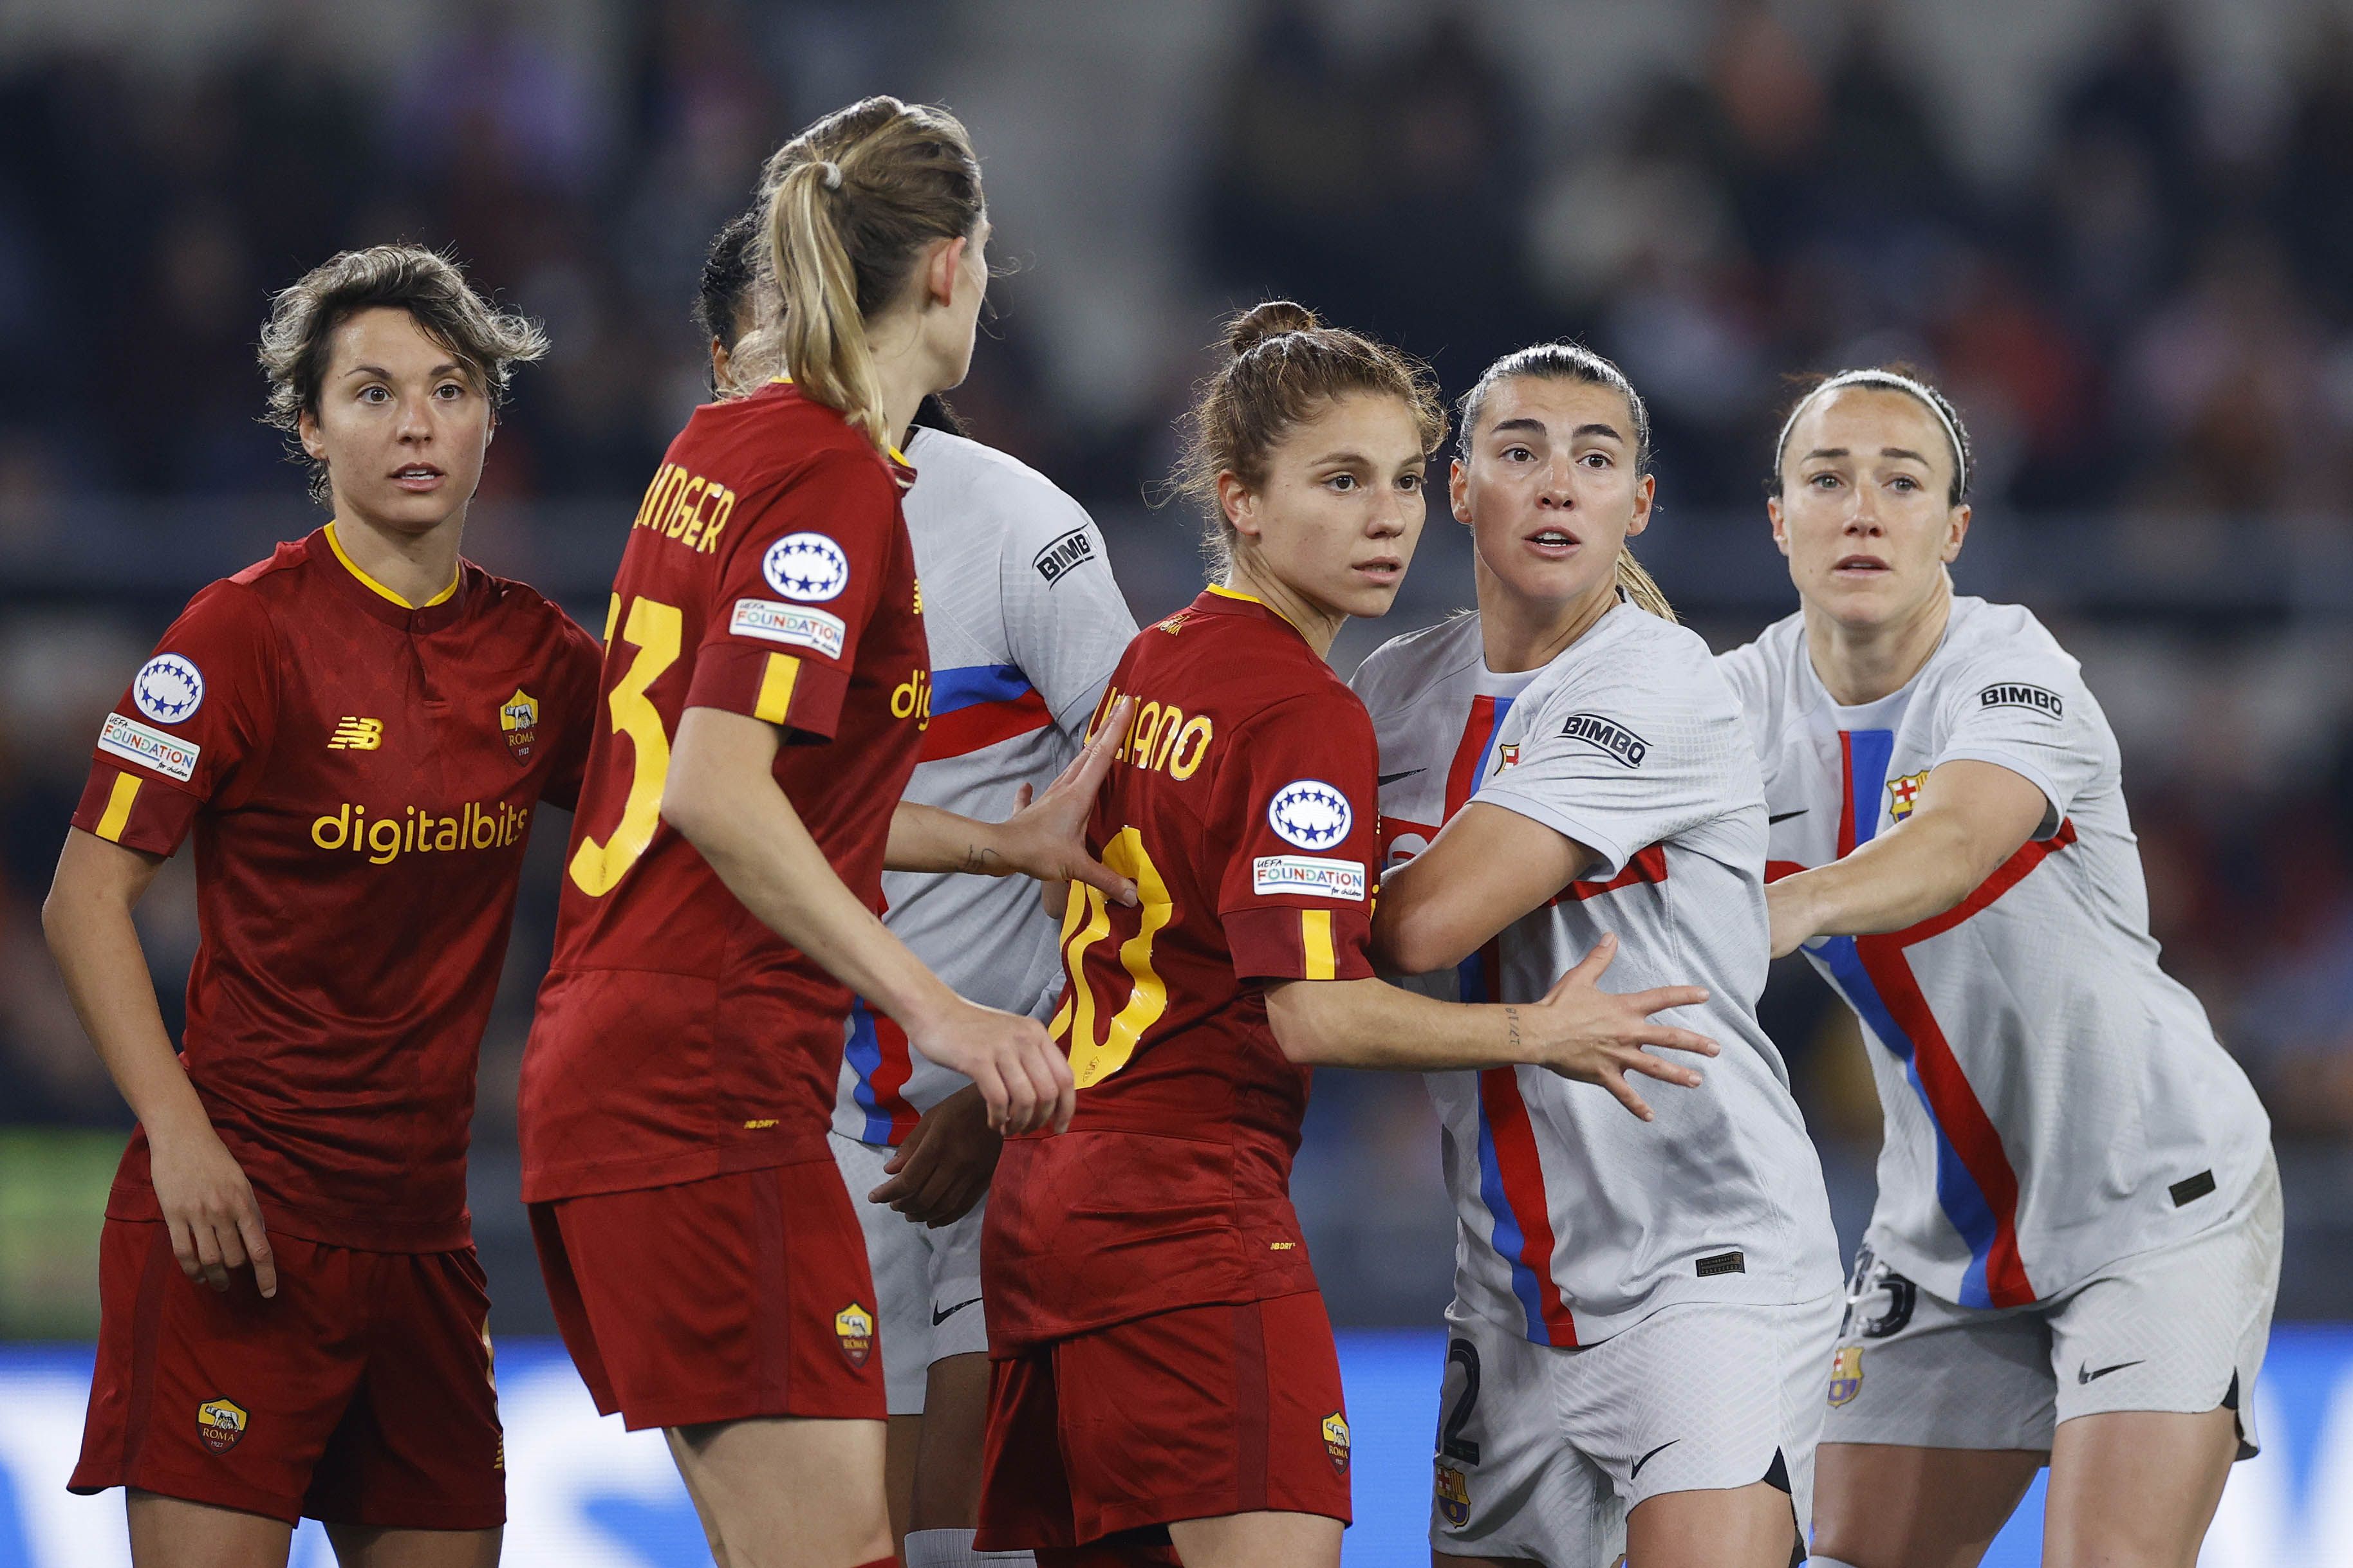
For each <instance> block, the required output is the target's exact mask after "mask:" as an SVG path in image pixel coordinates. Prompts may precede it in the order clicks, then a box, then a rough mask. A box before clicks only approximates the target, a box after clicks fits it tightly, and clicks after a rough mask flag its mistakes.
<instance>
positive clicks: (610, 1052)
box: [521, 385, 930, 1202]
mask: <svg viewBox="0 0 2353 1568" xmlns="http://www.w3.org/2000/svg"><path fill="white" fill-rule="evenodd" d="M898 477H899V476H898V475H897V474H895V473H894V471H893V469H892V467H891V466H890V465H889V464H887V463H886V462H885V461H884V460H883V459H882V458H881V457H880V456H879V455H878V454H877V453H876V452H875V451H874V449H873V448H872V447H871V446H869V445H868V444H867V441H866V438H865V437H863V436H862V435H860V434H859V433H858V432H857V431H855V430H853V429H851V428H850V427H849V425H848V424H846V423H845V422H844V421H843V419H842V417H841V416H840V415H839V414H837V413H835V412H834V411H833V410H832V409H829V408H826V407H824V406H822V405H818V404H815V403H811V402H809V401H807V399H805V398H803V397H801V396H800V395H799V394H798V393H797V392H796V391H794V389H793V388H791V387H790V386H786V385H776V386H772V387H770V388H768V389H766V390H765V391H763V392H761V393H759V394H757V395H753V396H750V397H744V398H741V399H737V400H734V401H731V402H726V403H719V404H712V405H708V406H705V407H702V408H699V409H697V410H696V411H695V413H694V415H693V416H692V417H691V419H690V420H689V421H688V422H687V426H686V428H685V429H684V430H683V431H681V433H680V435H679V437H678V438H677V439H676V440H674V441H673V442H671V443H670V452H669V455H668V457H667V458H666V459H665V461H664V463H663V465H662V468H661V469H660V471H659V473H658V474H657V475H656V476H655V479H654V481H653V484H652V485H651V486H650V487H649V489H648V490H647V494H646V498H645V500H644V501H643V503H642V504H641V506H640V508H639V511H638V520H637V523H636V526H634V527H633V528H632V529H631V530H630V531H629V540H628V547H627V549H626V550H625V551H624V552H623V554H622V557H621V567H620V572H619V574H618V576H617V578H616V579H615V582H614V596H613V602H612V606H611V614H612V617H613V626H614V632H613V635H612V636H611V637H610V638H609V639H608V643H607V654H606V661H605V669H604V680H603V688H602V691H603V695H602V698H601V701H602V703H603V715H604V718H605V720H606V722H604V723H602V724H600V725H599V727H598V728H597V731H596V739H595V741H594V742H593V743H592V745H591V747H590V749H589V753H588V766H587V778H586V783H585V784H583V786H582V790H581V797H580V800H581V804H580V810H579V812H578V813H577V815H576V816H575V818H574V822H573V835H572V844H571V847H570V850H569V851H568V854H567V858H566V862H565V864H566V876H565V884H564V892H563V901H562V904H561V906H560V909H559V910H558V915H557V922H556V939H555V954H554V964H553V966H552V967H551V969H550V970H549V973H548V976H547V980H546V983H545V984H544V985H543V988H542V989H541V992H540V998H539V1013H538V1016H537V1018H536V1019H535V1020H534V1022H533V1026H532V1035H531V1042H530V1045H529V1047H528V1048H527V1050H526V1051H525V1053H524V1058H523V1068H522V1102H521V1123H522V1152H523V1196H524V1198H525V1200H526V1201H529V1202H539V1201H543V1200H545V1199H551V1198H560V1197H576V1196H579V1195H581V1194H588V1193H600V1192H618V1191H622V1190H625V1189H629V1188H636V1187H650V1186H658V1185H660V1184H665V1183H670V1182H684V1181H696V1180H700V1179H702V1178H703V1177H706V1176H712V1175H716V1174H719V1173H723V1172H728V1171H743V1170H753V1169H757V1168H760V1167H762V1166H773V1165H779V1164H785V1163H794V1162H797V1161H802V1160H811V1159H821V1158H826V1157H828V1150H827V1146H826V1142H825V1133H826V1128H827V1126H828V1124H829V1122H830V1120H831V1117H832V1114H833V1100H834V1089H835V1079H836V1077H837V1075H838V1074H839V1070H840V1062H841V1041H842V1021H843V1019H844V1017H845V1016H846V1015H847V1014H848V1012H849V991H848V990H847V989H845V988H844V987H843V986H842V985H840V984H839V983H838V982H836V981H835V980H834V979H833V978H832V977H831V976H830V975H828V974H827V973H825V972H824V971H823V970H821V969H819V968H818V966H817V964H816V963H813V962H811V961H810V960H809V959H808V958H807V957H806V956H804V955H803V954H802V953H800V952H797V950H795V949H794V948H792V947H791V946H789V945H788V944H786V942H784V941H782V940H781V939H779V938H778V937H777V936H776V935H775V933H773V932H771V931H769V930H768V929H767V928H766V927H765V926H764V925H762V924H761V923H760V922H759V921H757V920H756V919H754V917H753V915H752V914H751V912H750V911H749V910H746V909H744V906H743V905H742V904H741V903H739V902H738V901H737V900H736V899H735V897H734V895H733V894H732V893H730V892H728V891H727V889H726V888H725V886H724V885H723V883H721V881H720V880H719V878H718V876H717V874H716V873H715V872H713V871H712V869H711V868H710V866H709V865H708V864H707V863H706V862H705V861H704V860H703V858H702V856H701V855H700V854H698V853H697V852H696V851H695V849H694V847H693V846H692V845H691V844H689V843H687V841H686V840H685V839H684V838H682V837H680V836H679V835H678V833H677V832H676V831H675V830H673V829H672V828H670V826H667V825H666V824H664V823H662V822H661V821H660V820H659V803H660V796H661V786H662V784H663V782H664V780H665V779H666V777H667V775H668V769H669V757H670V744H671V742H674V741H675V740H676V738H677V735H678V728H679V721H680V719H681V716H682V715H683V714H684V712H685V711H686V710H687V709H688V708H690V707H703V708H717V709H723V710H728V711H731V712H735V713H742V714H746V715H750V716H752V717H754V718H764V719H767V720H769V721H772V722H775V723H776V724H777V725H778V726H779V728H780V729H781V730H782V731H784V734H783V735H782V737H781V738H782V739H783V740H784V741H785V742H786V744H784V745H782V746H780V747H779V748H778V751H777V754H776V770H775V773H776V783H777V784H778V786H779V787H780V788H781V789H783V791H784V793H785V795H786V797H787V798H788V799H789V800H790V801H791V802H792V804H793V807H794V809H795V810H796V811H797V813H798V814H799V816H800V819H801V822H802V824H803V825H804V826H806V827H807V829H808V831H809V833H810V835H811V836H812V837H814V838H815V839H816V840H817V842H818V847H820V848H821V849H823V850H824V852H825V855H826V858H827V860H828V862H830V864H831V865H832V867H833V868H834V870H835V872H836V873H838V874H839V876H840V878H841V879H842V881H843V882H844V883H846V884H847V885H848V886H849V888H850V889H851V890H852V891H854V892H855V893H857V894H858V896H859V897H860V898H861V899H863V900H866V902H867V903H868V904H869V905H870V906H873V907H879V906H880V903H881V875H882V850H883V845H884V842H885V840H886V839H887V838H888V837H889V835H890V828H891V814H892V809H893V808H894V807H895V806H896V805H897V804H898V801H899V797H900V795H902V793H903V792H904V790H905V787H906V783H907V777H908V775H909V774H910V773H913V770H914V766H915V763H916V760H917V757H918V756H919V754H920V752H921V749H922V745H923V730H922V724H923V721H924V719H925V718H926V717H927V714H926V712H925V709H924V701H925V700H926V698H927V696H928V692H929V680H930V662H929V655H928V653H927V650H926V647H925V643H924V637H923V620H922V614H921V600H920V595H919V594H918V592H917V589H916V585H915V571H914V552H913V545H912V544H911V543H910V542H909V541H908V538H907V528H906V523H905V521H904V520H903V519H902V516H901V515H900V510H899V499H898V498H899V489H898V482H897V480H898ZM714 497H716V498H718V499H717V500H713V499H712V498H714ZM795 551H798V552H800V553H799V554H798V555H795V554H794V553H793V552H795ZM810 563H818V564H819V565H824V566H825V567H826V568H827V572H826V574H825V580H823V581H816V582H812V581H811V580H810V579H809V578H808V577H807V575H806V574H807V571H808V570H809V567H810ZM787 693H788V694H789V702H788V704H787V705H786V706H785V707H784V708H783V709H781V710H775V711H771V710H770V704H771V703H772V702H774V701H775V700H778V699H781V698H782V697H784V696H785V695H786V694H787Z"/></svg>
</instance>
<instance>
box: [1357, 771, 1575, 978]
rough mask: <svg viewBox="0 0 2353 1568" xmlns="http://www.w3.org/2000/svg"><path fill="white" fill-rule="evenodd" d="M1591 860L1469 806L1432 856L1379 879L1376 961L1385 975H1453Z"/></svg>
mask: <svg viewBox="0 0 2353 1568" xmlns="http://www.w3.org/2000/svg"><path fill="white" fill-rule="evenodd" d="M1594 859H1595V856H1594V854H1593V851H1592V850H1590V849H1588V848H1587V847H1585V846H1584V845H1582V844H1579V843H1577V841H1576V840H1574V839H1572V838H1568V837H1565V836H1564V835H1562V834H1560V833H1558V832H1556V831H1555V830H1554V829H1552V828H1550V827H1547V826H1545V825H1544V824H1543V823H1541V822H1538V821H1536V820H1535V819H1534V818H1533V817H1527V816H1521V815H1520V814H1519V813H1518V812H1516V811H1512V810H1508V809H1506V808H1505V807H1503V806H1500V805H1486V804H1485V803H1483V802H1481V801H1472V803H1471V804H1470V805H1466V806H1464V807H1463V808H1462V809H1461V811H1459V812H1457V813H1455V815H1454V818H1453V820H1452V821H1451V822H1449V823H1448V824H1447V825H1446V826H1445V827H1444V828H1443V829H1442V830H1441V831H1440V833H1439V835H1438V837H1436V838H1434V839H1432V840H1431V841H1430V847H1429V848H1427V849H1425V850H1423V851H1422V852H1421V853H1420V854H1419V855H1417V856H1415V857H1414V858H1412V859H1410V860H1409V861H1407V862H1406V863H1405V864H1404V865H1402V866H1399V867H1398V868H1396V869H1395V870H1392V871H1389V872H1387V873H1385V874H1384V875H1383V876H1382V878H1381V899H1380V904H1379V906H1378V907H1377V909H1376V910H1374V912H1373V962H1374V963H1376V964H1377V965H1378V966H1379V967H1380V968H1381V970H1382V971H1383V972H1384V973H1390V974H1427V973H1430V971H1431V970H1434V969H1449V968H1451V967H1452V966H1454V965H1455V964H1458V963H1461V962H1462V961H1463V960H1464V959H1466V958H1468V957H1470V956H1471V955H1472V953H1474V952H1478V951H1479V949H1480V947H1481V946H1482V944H1483V943H1485V942H1487V941H1489V940H1490V939H1491V938H1493V936H1494V935H1495V934H1496V933H1497V932H1498V931H1502V930H1503V929H1504V927H1506V926H1508V925H1510V924H1511V923H1512V922H1513V921H1515V920H1518V919H1519V918H1520V917H1521V916H1522V915H1525V914H1526V913H1527V912H1528V911H1529V910H1533V909H1535V908H1536V907H1538V906H1539V905H1541V904H1542V903H1543V902H1544V901H1545V900H1546V899H1549V898H1551V897H1552V896H1553V895H1554V894H1556V893H1557V892H1559V891H1560V890H1561V889H1563V888H1566V887H1567V886H1568V885H1569V884H1570V883H1571V882H1573V881H1575V880H1577V878H1578V877H1579V876H1580V875H1582V874H1583V873H1584V871H1585V868H1587V867H1588V866H1590V865H1591V864H1593V861H1594Z"/></svg>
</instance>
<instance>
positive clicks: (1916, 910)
mask: <svg viewBox="0 0 2353 1568" xmlns="http://www.w3.org/2000/svg"><path fill="white" fill-rule="evenodd" d="M2049 810H2050V802H2049V801H2047V800H2045V799H2044V798H2043V795H2042V790H2041V789H2040V788H2038V787H2037V786H2036V785H2034V784H2031V783H2030V782H2029V781H2028V780H2027V778H2026V776H2025V775H2024V774H2022V773H2012V772H2011V771H2010V769H2008V768H2005V767H2003V766H2001V765H2000V763H1981V762H1975V761H1970V760H1968V759H1966V758H1965V759H1961V760H1958V761H1955V762H1949V763H1944V764H1943V765H1942V766H1940V767H1937V768H1934V769H1932V770H1930V772H1929V773H1928V776H1927V778H1926V779H1925V780H1924V781H1922V784H1921V786H1920V799H1919V802H1918V804H1917V805H1915V806H1914V807H1913V809H1912V815H1911V816H1907V817H1905V819H1904V820H1903V821H1901V822H1899V823H1897V824H1896V825H1895V826H1894V827H1893V828H1891V829H1889V830H1888V831H1887V832H1885V833H1883V834H1881V835H1879V836H1878V837H1876V838H1873V839H1872V840H1871V841H1870V842H1869V843H1867V844H1864V845H1862V846H1860V847H1857V848H1856V849H1855V850H1854V851H1853V853H1852V854H1850V855H1847V856H1845V857H1844V858H1841V859H1837V860H1833V861H1831V863H1830V864H1829V865H1827V866H1818V867H1816V868H1814V869H1812V870H1810V871H1799V872H1797V873H1796V874H1794V875H1792V876H1788V877H1784V878H1782V879H1780V880H1779V881H1778V882H1774V883H1772V884H1770V885H1769V886H1768V887H1767V888H1766V889H1765V908H1766V910H1767V914H1768V915H1769V916H1770V917H1771V920H1772V925H1773V956H1774V957H1776V958H1778V957H1780V956H1781V955H1782V954H1783V953H1785V952H1794V951H1796V950H1797V949H1798V948H1799V947H1801V946H1803V945H1804V944H1805V943H1807V942H1811V941H1813V940H1814V939H1815V938H1816V937H1818V936H1862V935H1867V934H1870V933H1872V932H1874V931H1902V930H1903V929H1904V928H1905V927H1906V926H1909V925H1916V924H1917V923H1919V922H1920V921H1925V920H1929V919H1932V918H1933V917H1935V916H1937V915H1941V914H1943V913H1944V912H1945V911H1946V910H1949V909H1951V908H1952V907H1953V906H1954V905H1955V904H1957V903H1959V902H1960V901H1961V900H1963V899H1966V898H1968V896H1969V894H1970V893H1971V892H1972V891H1974V890H1975V889H1977V887H1978V884H1979V883H1981V882H1983V881H1984V880H1985V879H1987V878H1988V877H1990V876H1992V875H1993V874H1994V872H1995V871H1996V870H1997V869H1999V868H2000V866H2001V863H2002V862H2003V861H2005V860H2007V859H2009V858H2010V857H2011V856H2012V855H2015V854H2017V853H2018V851H2019V848H2020V847H2021V846H2022V845H2024V844H2025V842H2026V841H2027V840H2028V839H2029V838H2031V837H2033V835H2034V832H2035V830H2036V829H2037V828H2038V827H2040V826H2042V819H2043V817H2044V816H2046V815H2047V814H2048V812H2049ZM1383 897H1385V898H1386V897H1387V894H1386V892H1384V894H1383Z"/></svg>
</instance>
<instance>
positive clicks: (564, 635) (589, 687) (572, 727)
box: [539, 606, 605, 811]
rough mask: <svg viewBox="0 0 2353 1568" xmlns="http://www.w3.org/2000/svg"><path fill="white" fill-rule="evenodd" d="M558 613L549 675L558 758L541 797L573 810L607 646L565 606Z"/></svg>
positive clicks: (593, 728)
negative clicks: (567, 613) (568, 611)
mask: <svg viewBox="0 0 2353 1568" xmlns="http://www.w3.org/2000/svg"><path fill="white" fill-rule="evenodd" d="M551 608H553V606H551ZM555 618H556V621H557V623H558V626H557V634H558V635H557V637H556V638H555V641H554V652H553V657H552V658H551V659H550V663H551V665H552V668H550V669H549V671H548V675H547V689H548V690H549V692H550V693H552V694H553V698H554V700H553V701H552V702H551V703H550V704H549V708H550V711H549V713H548V715H547V717H548V718H549V719H550V720H551V721H553V727H554V731H555V762H554V765H553V766H552V767H551V768H550V769H549V771H548V774H547V784H546V786H545V787H544V788H543V789H542V790H541V791H540V792H539V798H540V799H542V800H543V801H545V802H547V803H548V804H549V805H560V806H562V807H563V808H564V809H565V810H566V811H570V810H572V809H573V808H574V807H575V806H576V805H578V804H579V802H580V781H581V778H582V775H583V774H584V773H586V770H587V767H588V742H589V741H590V740H591V739H593V738H594V737H595V735H596V691H597V687H598V685H599V677H600V676H601V674H602V673H603V667H604V662H605V650H604V648H603V647H601V646H599V644H598V643H597V641H596V638H595V637H590V636H589V635H588V634H587V632H586V630H584V629H583V628H582V627H581V625H580V623H579V622H577V621H575V620H574V619H573V618H572V617H571V616H567V615H565V613H564V612H563V611H562V610H556V611H555Z"/></svg>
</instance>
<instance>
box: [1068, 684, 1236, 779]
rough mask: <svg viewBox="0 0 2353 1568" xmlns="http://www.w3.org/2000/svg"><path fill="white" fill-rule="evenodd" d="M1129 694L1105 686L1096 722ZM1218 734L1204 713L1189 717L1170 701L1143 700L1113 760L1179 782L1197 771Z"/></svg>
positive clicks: (1132, 716) (1136, 706)
mask: <svg viewBox="0 0 2353 1568" xmlns="http://www.w3.org/2000/svg"><path fill="white" fill-rule="evenodd" d="M1129 695H1132V693H1127V692H1122V691H1120V690H1118V689H1105V690H1104V692H1103V705H1102V706H1101V707H1100V708H1098V709H1096V710H1095V712H1096V718H1097V721H1098V722H1100V721H1101V718H1102V715H1103V714H1105V713H1108V712H1110V711H1111V710H1112V709H1113V707H1114V706H1115V705H1116V704H1117V703H1118V701H1119V700H1120V699H1121V698H1122V697H1124V696H1129ZM1090 732H1092V731H1090ZM1217 737H1218V727H1217V726H1216V725H1215V724H1214V723H1212V722H1210V720H1209V716H1208V714H1206V713H1196V714H1193V715H1191V716H1189V717H1188V716H1187V714H1186V712H1185V710H1183V709H1182V708H1179V707H1177V706H1176V704H1175V703H1173V702H1155V701H1150V700H1146V701H1142V702H1138V703H1137V704H1136V705H1135V711H1134V714H1132V715H1131V716H1130V717H1129V719H1128V721H1127V734H1126V736H1125V738H1124V739H1123V740H1122V741H1121V742H1120V745H1119V750H1118V751H1116V752H1113V753H1112V760H1113V762H1121V763H1130V764H1132V765H1134V766H1135V767H1139V768H1151V769H1154V770H1155V771H1156V772H1159V773H1166V774H1167V775H1168V776H1169V777H1170V778H1172V779H1176V780H1179V781H1180V782H1181V781H1182V780H1185V779H1189V778H1191V777H1192V776H1193V775H1194V774H1195V773H1198V772H1199V771H1200V767H1201V763H1202V761H1203V759H1205V758H1207V757H1208V754H1209V747H1210V745H1211V744H1212V743H1213V742H1215V741H1216V740H1217Z"/></svg>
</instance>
